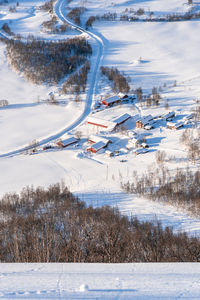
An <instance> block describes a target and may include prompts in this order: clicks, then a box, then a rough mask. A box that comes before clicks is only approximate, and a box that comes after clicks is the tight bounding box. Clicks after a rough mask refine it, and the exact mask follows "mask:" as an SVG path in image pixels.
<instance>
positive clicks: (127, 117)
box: [113, 113, 131, 125]
mask: <svg viewBox="0 0 200 300" xmlns="http://www.w3.org/2000/svg"><path fill="white" fill-rule="evenodd" d="M130 118H131V115H129V114H127V113H125V114H123V115H121V116H120V117H117V118H116V119H114V120H113V122H115V123H117V125H119V124H121V123H123V122H125V121H126V120H128V119H130Z"/></svg>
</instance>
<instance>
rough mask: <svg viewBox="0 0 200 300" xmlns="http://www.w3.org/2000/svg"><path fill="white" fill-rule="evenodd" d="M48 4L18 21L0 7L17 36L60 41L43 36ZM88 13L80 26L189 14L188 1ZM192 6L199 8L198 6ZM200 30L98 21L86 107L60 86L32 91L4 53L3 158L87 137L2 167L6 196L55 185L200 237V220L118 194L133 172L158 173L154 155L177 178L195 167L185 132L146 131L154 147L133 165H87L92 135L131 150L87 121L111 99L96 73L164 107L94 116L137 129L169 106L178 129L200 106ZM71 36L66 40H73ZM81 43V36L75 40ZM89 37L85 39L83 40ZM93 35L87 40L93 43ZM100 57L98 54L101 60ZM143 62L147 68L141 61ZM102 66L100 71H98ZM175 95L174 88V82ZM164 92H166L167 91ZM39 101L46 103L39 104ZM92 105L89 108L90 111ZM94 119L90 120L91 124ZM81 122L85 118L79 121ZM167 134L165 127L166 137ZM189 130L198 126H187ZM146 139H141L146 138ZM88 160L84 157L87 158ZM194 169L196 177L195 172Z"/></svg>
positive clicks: (28, 4)
mask: <svg viewBox="0 0 200 300" xmlns="http://www.w3.org/2000/svg"><path fill="white" fill-rule="evenodd" d="M80 2H81V3H82V2H83V1H78V0H76V1H75V0H74V1H72V2H70V4H69V6H70V7H74V6H80V5H81V3H80ZM41 3H42V2H38V1H22V2H20V5H19V7H18V8H17V10H16V12H15V13H10V12H9V6H11V4H12V5H15V2H11V3H9V5H7V4H6V5H2V6H1V11H0V13H1V19H0V22H1V23H0V24H1V25H2V24H3V23H4V22H8V23H9V26H10V27H11V30H12V31H14V32H15V33H16V34H17V33H21V34H22V35H24V36H27V35H28V34H29V33H31V34H32V33H34V34H36V35H38V36H40V37H41V38H46V39H57V38H63V35H62V37H60V36H59V37H58V36H55V35H48V34H44V33H43V32H41V24H42V22H44V21H46V20H48V19H49V16H48V14H47V13H44V12H41V11H39V9H38V7H39V6H40V5H41ZM84 3H85V5H86V6H87V7H88V10H87V11H86V13H85V15H83V18H82V21H84V20H85V19H86V17H87V16H89V15H96V14H99V13H103V12H105V8H106V10H108V11H110V12H115V11H117V13H121V12H123V11H124V10H125V9H126V8H131V7H132V8H134V9H136V8H138V7H144V8H145V9H146V7H147V8H149V9H150V10H151V11H154V12H155V11H157V13H158V14H159V13H168V12H180V13H181V12H186V11H188V5H187V4H186V1H182V0H176V1H167V3H166V1H164V0H162V1H161V0H159V1H158V0H155V1H139V0H138V1H124V0H118V1H115V3H113V1H111V0H109V1H103V0H102V1H97V0H96V1H87V2H84ZM195 5H197V6H198V3H196V4H195ZM199 24H200V23H199V22H198V21H194V20H193V21H187V22H173V23H162V22H160V23H159V22H157V23H142V22H138V23H133V22H132V23H129V22H104V21H102V22H96V23H95V24H94V27H93V29H91V32H92V33H94V34H96V36H97V37H99V40H98V41H99V42H98V43H100V44H101V42H100V41H101V40H102V44H101V48H99V47H100V46H98V43H97V39H96V40H95V39H94V38H92V37H91V36H90V37H89V36H88V38H89V39H90V41H91V42H92V46H93V49H94V56H93V58H92V61H93V67H92V71H91V74H90V82H93V88H92V89H88V91H89V92H88V94H87V95H84V96H83V99H87V101H88V102H87V103H89V104H88V105H87V104H86V103H85V101H83V102H82V103H78V104H77V103H75V102H74V101H73V99H70V96H64V97H63V96H59V93H58V88H59V87H55V86H50V87H47V86H44V85H41V86H36V85H33V84H30V83H27V82H26V81H25V80H24V78H23V77H22V76H21V74H15V73H14V72H13V71H12V70H11V69H10V67H9V65H8V64H7V61H6V56H5V46H4V45H3V44H1V45H0V77H1V81H0V91H1V92H0V95H1V99H7V100H8V102H9V106H8V107H4V108H0V125H1V129H0V139H1V145H0V154H6V153H7V152H10V151H13V150H15V149H18V148H20V147H23V146H25V145H28V144H29V143H30V142H31V141H32V140H34V139H37V140H42V139H44V138H46V137H49V136H52V135H54V134H56V133H58V132H61V131H62V129H63V128H67V127H69V126H70V125H71V124H77V125H78V124H79V123H80V122H79V121H78V122H77V123H76V121H77V120H81V121H83V122H82V124H81V125H79V126H76V128H75V129H74V130H73V131H71V132H70V134H72V135H73V134H75V133H76V131H81V132H82V138H81V141H80V143H79V145H78V146H77V147H74V146H71V147H69V148H66V149H64V150H58V149H57V150H56V151H46V152H43V153H41V152H39V153H37V154H34V155H25V154H20V155H15V156H12V157H1V158H0V170H1V172H0V195H3V194H4V193H6V192H15V191H16V192H19V191H20V190H21V189H22V188H23V187H24V186H26V185H32V184H33V185H34V186H38V185H40V186H48V185H49V184H52V183H55V182H59V181H61V180H64V181H65V182H66V184H67V186H68V187H69V189H70V190H71V191H72V192H74V193H75V194H76V195H78V196H80V198H81V199H83V200H85V201H86V202H87V203H88V204H93V205H94V206H96V205H104V204H110V205H117V206H118V207H119V208H120V211H122V212H123V213H126V214H128V215H137V216H138V217H139V218H140V219H155V218H157V219H161V220H162V221H163V223H164V224H166V225H171V226H173V227H174V228H175V230H177V231H178V230H186V231H188V232H189V233H191V234H199V232H200V221H199V220H194V219H191V218H190V217H188V216H187V215H186V214H185V213H183V212H180V211H178V210H177V209H175V208H172V207H169V206H164V205H162V204H158V203H151V202H149V201H147V200H145V199H139V198H136V197H133V196H132V195H124V193H122V192H121V189H120V181H121V180H123V181H126V180H131V178H132V175H133V172H134V171H135V170H137V171H138V172H139V173H143V171H146V170H148V168H154V167H156V163H155V153H156V151H157V150H165V151H166V152H167V157H168V158H170V157H171V158H172V157H173V158H174V159H171V160H168V159H166V165H167V167H168V168H170V169H171V170H173V169H176V168H177V167H181V168H183V167H186V166H187V165H188V164H189V162H188V160H187V153H186V151H185V149H184V147H183V145H182V144H181V143H180V141H179V140H180V135H181V134H182V131H183V130H182V129H180V130H179V131H171V130H169V129H167V128H166V124H164V125H163V124H161V125H162V126H159V124H158V126H156V128H155V129H154V130H152V131H151V132H148V134H149V135H148V136H147V142H148V143H149V145H150V151H149V152H148V153H146V154H144V155H139V156H137V157H136V156H134V155H133V154H132V153H131V152H128V153H125V152H124V153H123V154H121V155H120V156H118V157H115V158H108V157H105V155H104V153H102V154H97V155H91V156H89V155H87V156H86V157H85V156H84V157H83V156H81V155H82V153H83V150H84V149H85V148H86V147H87V143H86V140H87V137H88V135H89V134H91V133H93V134H99V135H104V136H106V137H109V138H111V139H113V141H114V143H113V147H115V146H117V147H118V148H125V146H126V143H127V141H128V138H127V136H125V135H123V134H121V133H118V134H110V133H101V132H99V131H98V130H96V129H95V128H91V127H88V126H87V125H86V124H85V122H84V121H85V120H84V118H85V117H86V115H87V114H88V113H89V112H90V104H91V101H92V97H93V96H94V99H95V100H98V99H100V95H101V94H106V93H110V92H111V89H110V87H109V85H108V84H107V81H106V80H104V79H102V78H100V76H99V71H98V69H99V65H106V66H116V67H117V68H119V70H121V71H124V72H125V74H126V75H129V76H130V77H131V88H132V89H135V88H137V87H140V86H141V87H142V88H143V90H144V92H145V93H149V92H150V90H151V89H152V87H153V86H156V87H162V92H161V94H162V97H163V99H164V101H162V102H161V105H160V106H159V107H158V108H148V109H147V108H145V107H140V106H136V105H134V104H124V105H122V106H118V107H114V108H112V109H107V110H104V111H102V112H99V113H95V114H94V115H95V116H96V117H99V118H105V119H107V120H111V119H113V118H114V117H116V116H119V115H121V114H123V113H126V112H128V113H129V114H131V115H132V117H133V120H135V119H136V116H138V115H139V114H141V115H147V114H152V115H158V114H162V113H166V112H167V111H166V110H165V108H164V104H165V101H166V100H168V104H169V107H170V108H169V110H175V111H176V113H177V117H176V120H181V119H182V118H183V117H184V116H185V115H186V114H189V113H190V112H191V110H192V109H194V107H195V105H196V99H199V97H200V88H199V86H200V85H199V81H200V72H199V70H200V61H199V57H198V56H199V54H198V51H197V50H196V49H198V47H199V44H200V36H199V29H200V28H199V27H200V25H199ZM72 34H74V31H73V33H69V34H68V33H67V34H66V36H65V37H66V38H67V37H71V35H72ZM75 34H76V35H78V34H80V33H78V31H77V32H76V33H75ZM84 34H85V33H84ZM86 36H87V35H86ZM99 54H100V55H99ZM140 58H141V59H140ZM97 59H99V61H98V63H95V62H96V60H97ZM175 80H176V81H177V86H174V81H175ZM164 85H165V87H164ZM51 92H55V93H56V97H57V98H58V100H59V101H64V104H62V105H58V106H52V105H49V104H47V103H45V102H44V101H42V100H45V99H48V97H49V93H51ZM38 102H39V103H38ZM85 104H86V105H85ZM94 115H93V116H94ZM80 118H81V119H80ZM126 125H127V126H128V127H129V128H130V129H131V130H132V129H133V130H134V129H135V121H133V122H132V123H131V122H127V124H126ZM160 127H161V128H160ZM188 127H191V126H188ZM141 134H144V132H143V131H141ZM81 157H82V158H81ZM190 167H191V168H195V167H194V166H191V165H190Z"/></svg>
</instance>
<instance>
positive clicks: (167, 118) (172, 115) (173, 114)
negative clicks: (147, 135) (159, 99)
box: [164, 111, 175, 121]
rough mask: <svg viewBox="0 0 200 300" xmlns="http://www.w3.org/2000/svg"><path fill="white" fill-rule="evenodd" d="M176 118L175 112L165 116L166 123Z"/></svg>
mask: <svg viewBox="0 0 200 300" xmlns="http://www.w3.org/2000/svg"><path fill="white" fill-rule="evenodd" d="M174 117H175V112H174V111H170V112H169V113H168V114H166V115H164V118H165V120H166V121H170V120H172V119H173V118H174Z"/></svg>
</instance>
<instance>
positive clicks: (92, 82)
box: [0, 0, 104, 158]
mask: <svg viewBox="0 0 200 300" xmlns="http://www.w3.org/2000/svg"><path fill="white" fill-rule="evenodd" d="M64 5H65V1H64V0H58V1H57V2H56V4H55V6H54V11H55V13H56V14H57V16H58V18H59V19H60V20H61V21H63V22H67V23H68V24H70V25H71V26H72V27H73V28H75V29H76V30H78V31H79V32H81V33H84V34H86V35H87V36H89V37H90V38H92V39H93V40H94V41H95V42H96V44H97V48H98V50H97V56H96V59H94V60H93V61H92V62H91V71H90V74H89V80H88V81H89V88H88V90H87V96H86V101H85V107H84V110H83V112H82V114H81V115H80V116H79V118H78V119H77V120H76V121H75V122H73V123H72V124H71V125H69V126H67V127H65V128H64V129H62V130H60V131H59V132H57V133H56V134H52V135H50V136H48V137H46V138H44V139H41V140H38V144H39V146H42V145H44V144H46V143H49V142H52V141H54V140H56V139H58V138H60V137H61V136H63V135H64V134H65V133H67V132H70V131H71V130H72V129H74V128H76V127H77V126H78V125H80V124H81V123H82V122H83V121H84V120H85V118H86V117H87V116H88V115H89V113H90V111H91V106H92V102H93V100H94V97H95V94H96V90H97V81H98V71H99V66H100V64H101V62H102V59H103V54H104V43H103V40H102V39H101V38H100V37H99V36H98V35H96V34H94V33H92V32H89V31H87V30H85V29H83V28H82V27H80V26H77V25H75V24H74V23H72V22H71V21H70V20H68V19H67V18H66V17H65V16H64V14H63V9H64ZM33 138H34V137H33ZM32 148H33V147H32V146H24V147H21V148H18V149H15V150H13V151H10V152H7V153H3V154H0V158H3V157H10V156H15V155H18V154H20V153H22V152H24V151H27V150H30V149H32Z"/></svg>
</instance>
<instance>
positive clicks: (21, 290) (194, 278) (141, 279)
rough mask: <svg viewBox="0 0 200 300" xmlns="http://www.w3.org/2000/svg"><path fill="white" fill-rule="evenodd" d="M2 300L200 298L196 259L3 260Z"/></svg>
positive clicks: (1, 277) (0, 288) (199, 275)
mask: <svg viewBox="0 0 200 300" xmlns="http://www.w3.org/2000/svg"><path fill="white" fill-rule="evenodd" d="M0 267H1V269H0V299H109V300H110V299H113V300H116V299H124V300H127V299H143V300H146V299H170V300H171V299H199V295H200V285H199V281H200V265H199V264H197V263H155V264H152V263H148V264H144V263H138V264H135V263H134V264H132V263H130V264H78V263H77V264H65V263H60V264H58V263H55V264H1V265H0Z"/></svg>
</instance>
